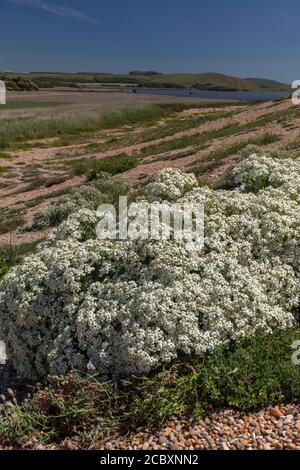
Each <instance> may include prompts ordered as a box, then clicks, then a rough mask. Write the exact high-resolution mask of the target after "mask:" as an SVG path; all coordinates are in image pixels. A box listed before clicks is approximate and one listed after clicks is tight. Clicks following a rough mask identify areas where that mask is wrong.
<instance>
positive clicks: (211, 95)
mask: <svg viewBox="0 0 300 470" xmlns="http://www.w3.org/2000/svg"><path fill="white" fill-rule="evenodd" d="M136 91H137V93H144V94H154V95H164V96H179V97H186V98H202V99H206V100H236V101H271V100H274V99H276V98H282V97H284V96H289V94H290V93H289V92H260V93H256V92H252V91H209V90H195V91H194V90H193V91H192V92H189V91H188V90H182V89H179V88H136Z"/></svg>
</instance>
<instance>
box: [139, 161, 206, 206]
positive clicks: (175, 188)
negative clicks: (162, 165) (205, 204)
mask: <svg viewBox="0 0 300 470" xmlns="http://www.w3.org/2000/svg"><path fill="white" fill-rule="evenodd" d="M196 186H198V182H197V179H196V177H195V175H187V174H184V173H182V172H181V171H180V170H178V169H176V168H167V169H165V170H162V171H160V172H159V173H158V174H157V175H156V177H155V178H154V180H153V181H152V182H151V183H149V184H148V186H147V188H146V198H147V199H148V201H159V200H167V201H176V200H177V199H179V198H180V197H181V196H183V195H184V194H185V193H186V192H187V191H190V190H191V189H192V188H194V187H196Z"/></svg>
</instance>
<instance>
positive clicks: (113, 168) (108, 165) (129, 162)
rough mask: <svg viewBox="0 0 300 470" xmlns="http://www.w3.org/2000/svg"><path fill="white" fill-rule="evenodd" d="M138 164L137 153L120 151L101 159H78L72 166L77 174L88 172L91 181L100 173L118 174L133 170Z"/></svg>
mask: <svg viewBox="0 0 300 470" xmlns="http://www.w3.org/2000/svg"><path fill="white" fill-rule="evenodd" d="M137 164H138V160H137V157H136V156H135V155H127V154H126V153H120V154H119V155H113V156H111V157H107V158H103V159H101V160H86V161H84V160H82V161H78V162H75V163H72V166H73V172H74V174H75V175H82V174H86V175H87V177H88V179H89V180H90V181H91V180H94V179H96V178H97V177H98V175H99V174H101V173H103V172H105V173H109V174H110V175H117V174H118V173H123V172H124V171H128V170H131V169H132V168H134V167H136V166H137Z"/></svg>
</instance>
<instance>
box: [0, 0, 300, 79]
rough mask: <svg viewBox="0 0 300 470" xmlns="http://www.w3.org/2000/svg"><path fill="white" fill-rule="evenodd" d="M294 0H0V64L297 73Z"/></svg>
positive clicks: (299, 36) (298, 22) (299, 38)
mask: <svg viewBox="0 0 300 470" xmlns="http://www.w3.org/2000/svg"><path fill="white" fill-rule="evenodd" d="M299 53H300V1H299V0H285V1H283V0H280V1H279V0H214V1H207V0H84V1H82V0H60V1H59V0H45V1H44V0H0V70H1V71H5V70H14V71H70V72H76V71H94V72H96V71H97V72H120V73H127V72H128V71H129V70H132V69H142V70H143V69H147V70H157V71H160V72H165V73H167V72H207V71H214V72H222V73H225V74H230V75H235V76H241V77H263V78H271V79H276V80H281V81H285V82H291V81H293V80H297V79H300V67H299V65H300V61H299Z"/></svg>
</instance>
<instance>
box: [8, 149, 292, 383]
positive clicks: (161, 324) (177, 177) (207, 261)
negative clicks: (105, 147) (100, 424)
mask: <svg viewBox="0 0 300 470" xmlns="http://www.w3.org/2000/svg"><path fill="white" fill-rule="evenodd" d="M262 176H263V181H264V182H268V184H263V187H262V188H260V189H259V190H258V187H259V186H261V181H262ZM234 178H235V179H236V182H237V183H238V184H240V186H241V187H240V188H238V189H236V190H233V191H214V190H210V189H209V188H203V187H202V188H200V187H196V180H195V178H194V177H193V176H192V175H184V174H183V173H181V172H180V171H179V170H175V171H174V170H165V171H163V172H162V173H159V174H158V175H157V176H156V177H155V178H154V181H153V182H152V183H150V184H149V185H148V187H147V188H146V198H147V199H148V200H150V201H153V200H160V199H161V198H164V199H167V200H172V201H173V200H177V201H178V202H192V203H194V204H197V203H200V202H203V200H204V198H205V246H204V248H203V249H202V250H194V251H192V252H191V251H188V250H187V248H186V245H185V244H184V243H180V241H176V242H175V241H170V240H161V241H154V240H153V241H149V240H148V241H146V240H138V241H118V240H117V241H101V240H98V239H96V234H95V226H96V224H97V220H98V216H97V214H96V212H94V211H92V210H88V209H84V210H80V211H79V212H77V213H75V214H72V215H71V216H70V217H69V218H68V219H67V220H66V221H65V222H63V223H62V224H61V225H60V226H59V227H58V228H57V230H56V231H55V232H53V234H52V235H51V236H50V237H49V238H48V240H47V241H46V242H45V243H44V244H43V245H41V246H40V248H39V251H38V253H37V254H36V255H35V256H31V257H30V258H27V260H25V262H24V264H23V265H22V266H19V267H17V268H15V269H13V270H12V271H11V272H10V273H8V274H7V275H6V277H5V278H4V280H3V282H2V284H1V286H0V339H5V341H6V343H7V349H8V353H9V355H10V357H11V359H12V360H13V363H14V365H15V367H16V369H17V371H18V373H19V374H21V375H23V376H28V377H32V378H36V377H38V378H41V377H44V376H46V375H47V374H61V373H66V372H67V371H68V370H70V369H72V368H77V369H82V370H84V369H86V368H87V367H89V366H91V365H93V367H94V368H96V370H97V371H98V372H99V373H100V374H101V375H102V376H103V377H111V376H113V377H118V376H120V375H126V374H133V373H142V372H148V371H150V370H151V369H153V368H155V367H156V366H158V365H160V364H162V363H168V362H170V361H172V360H173V359H175V358H177V357H178V356H179V355H180V354H183V353H184V354H201V353H204V352H207V351H211V350H213V349H214V348H215V347H216V346H218V345H220V344H226V343H227V342H228V341H230V340H236V339H238V338H242V337H244V336H247V335H254V334H257V333H270V332H272V331H274V330H277V329H282V330H283V329H286V328H288V327H290V326H291V325H293V323H294V322H295V314H296V312H297V311H298V309H299V295H300V282H299V261H300V243H299V241H300V240H299V228H300V220H299V206H300V160H299V159H287V158H284V159H282V158H279V157H276V156H265V157H258V156H255V155H252V156H251V157H249V159H247V160H246V161H242V162H241V163H240V164H239V165H238V166H237V167H236V169H235V170H234ZM257 182H259V184H257ZM250 190H253V191H254V192H253V193H252V192H249V193H246V192H245V191H250ZM176 198H177V199H176ZM145 204H147V201H146V200H145Z"/></svg>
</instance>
